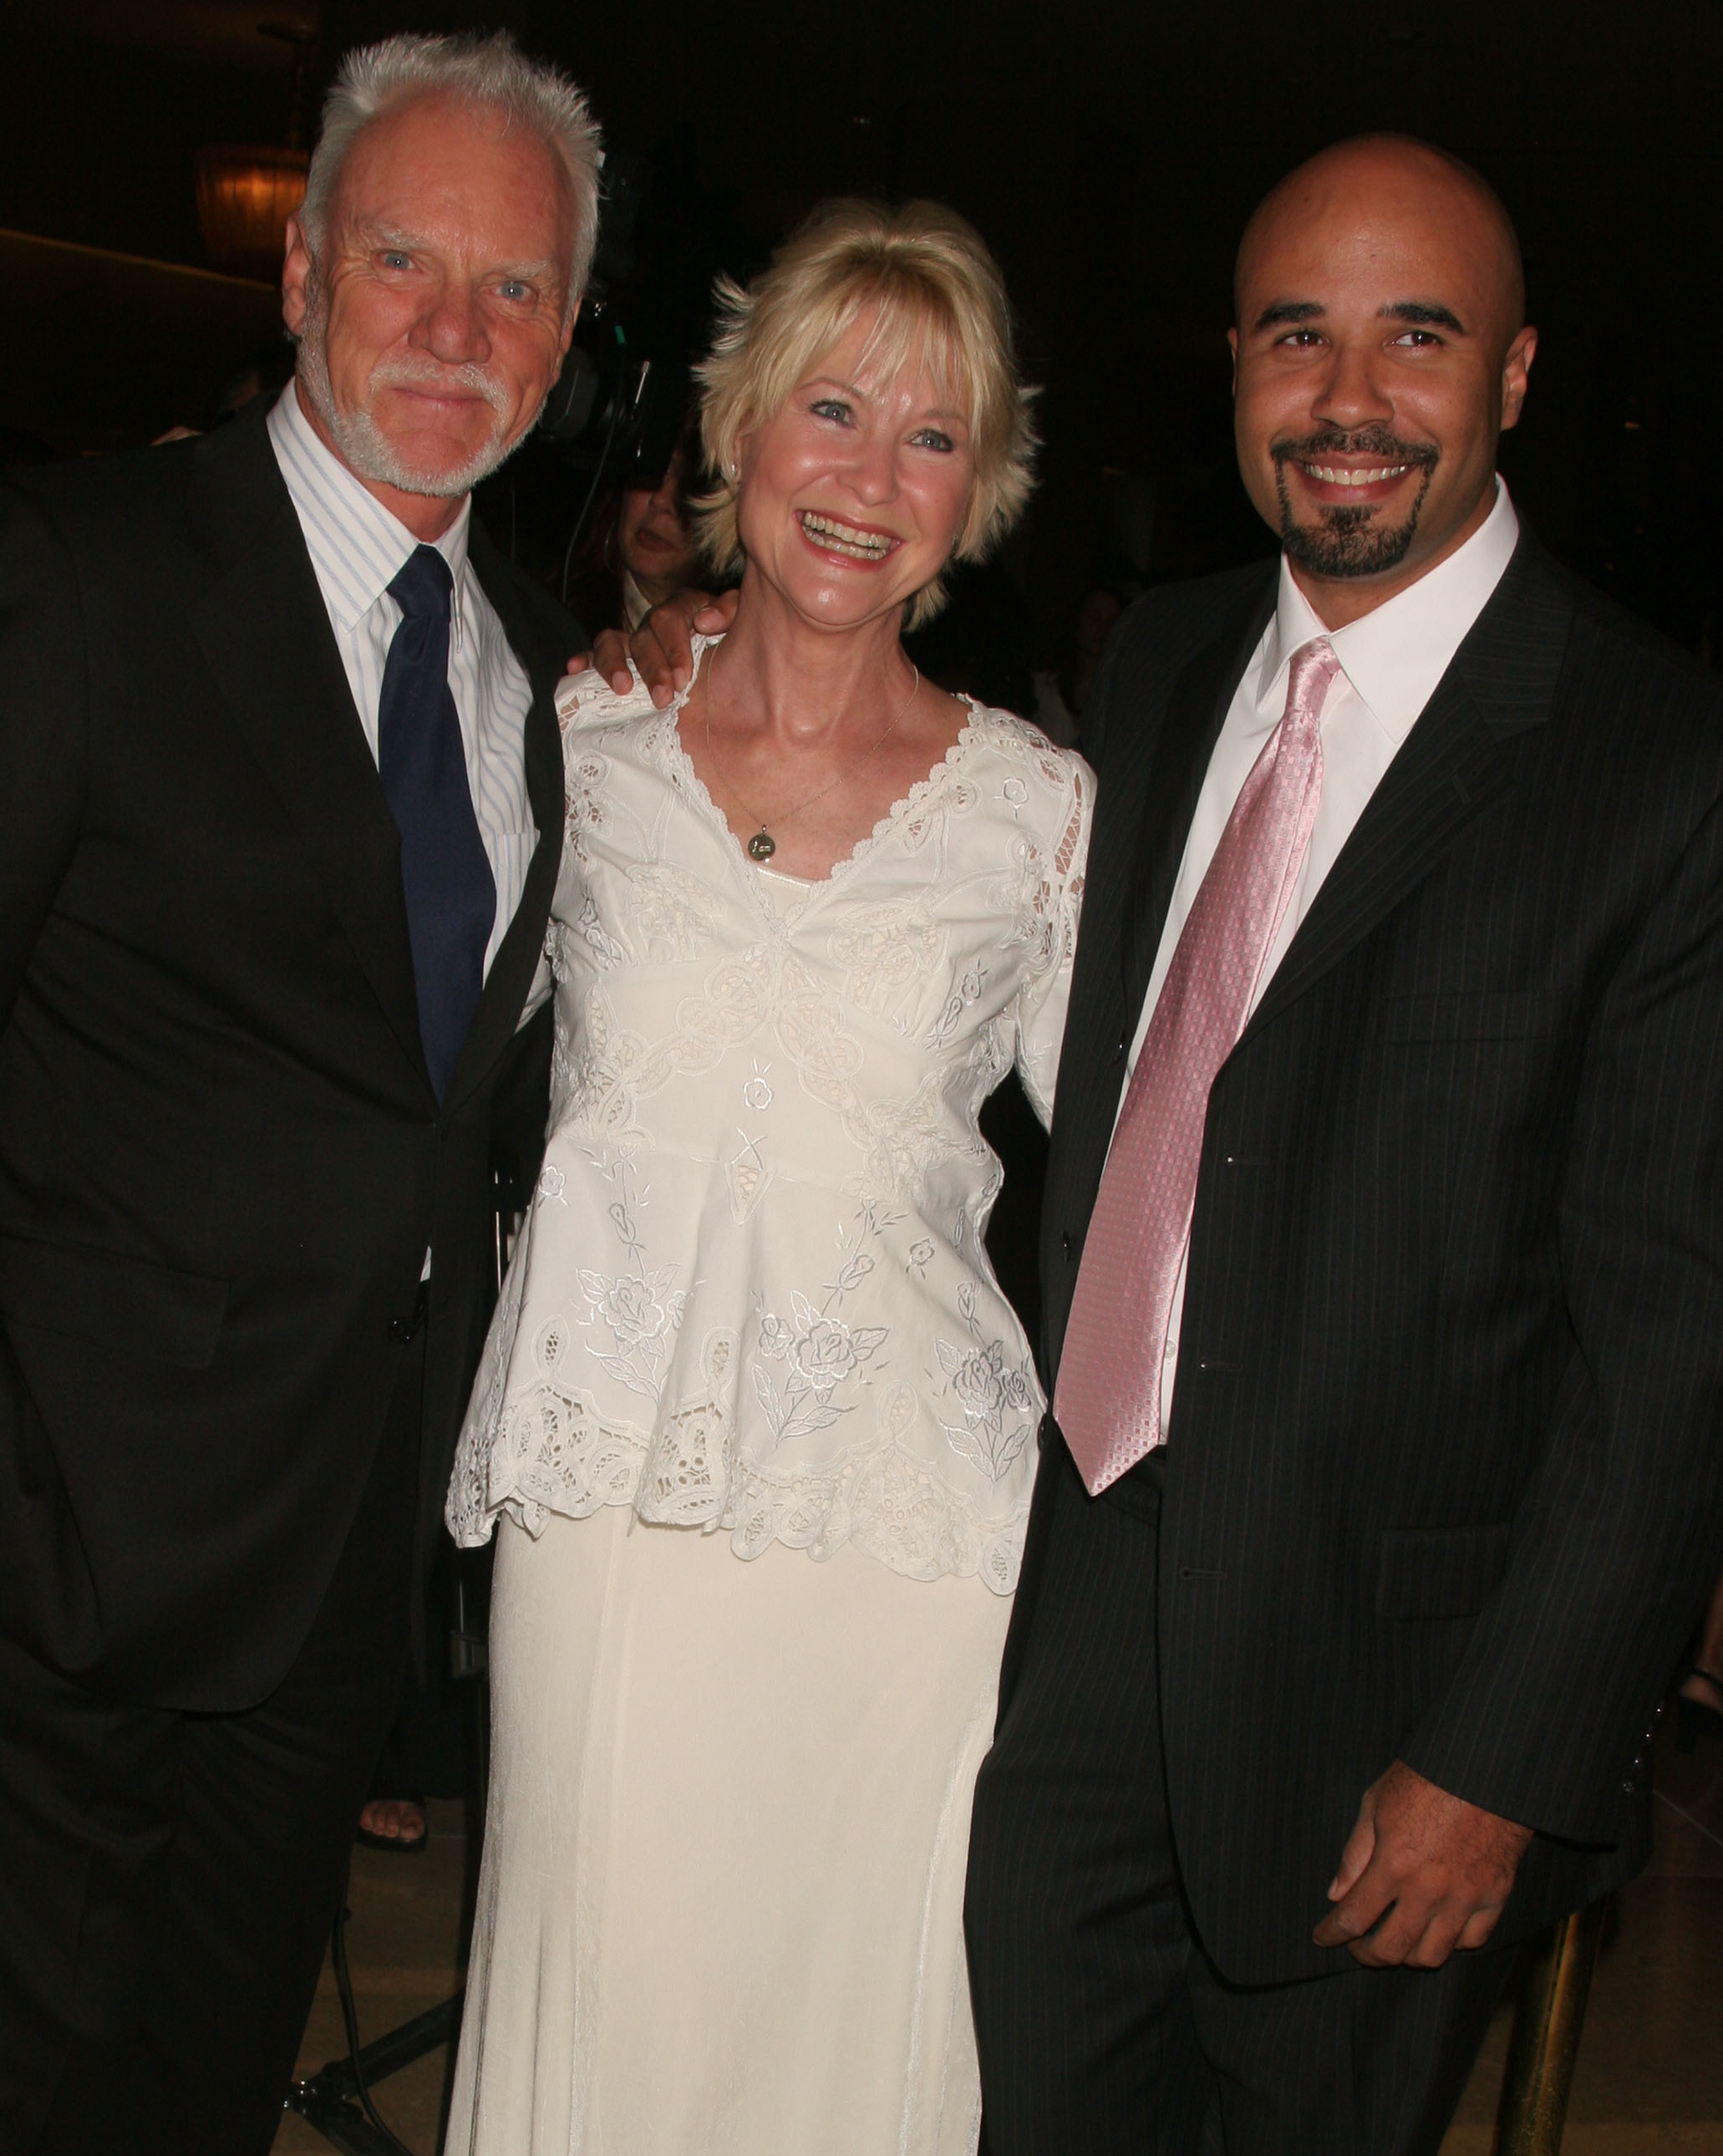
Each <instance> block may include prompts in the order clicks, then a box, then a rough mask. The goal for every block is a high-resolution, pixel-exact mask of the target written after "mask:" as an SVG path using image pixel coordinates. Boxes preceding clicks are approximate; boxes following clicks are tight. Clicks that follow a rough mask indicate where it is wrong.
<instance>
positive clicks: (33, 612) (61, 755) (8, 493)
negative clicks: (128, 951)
mask: <svg viewBox="0 0 1723 2156" xmlns="http://www.w3.org/2000/svg"><path fill="white" fill-rule="evenodd" d="M88 767H89V744H88V721H87V695H86V681H85V647H84V623H83V608H82V604H81V601H80V598H79V588H78V578H77V574H76V572H75V570H74V567H73V564H72V562H71V558H70V557H69V553H68V552H67V550H66V548H65V547H64V544H63V542H61V540H60V538H59V534H58V533H57V532H56V531H54V527H53V526H52V524H51V523H50V522H49V520H48V518H47V517H46V516H44V514H43V512H42V511H40V510H39V509H38V507H37V506H36V505H35V504H34V503H33V501H32V500H30V499H29V498H28V496H27V495H24V494H23V492H22V491H20V490H18V489H16V488H13V487H3V488H0V1031H3V1029H5V1027H6V1026H7V1025H8V1024H10V1022H11V1019H12V1013H13V1006H14V1005H15V1004H16V1003H17V1001H18V989H19V987H20V985H21V983H22V982H23V978H24V973H25V969H26V968H27V967H28V964H29V962H30V954H31V952H33V950H34V948H35V947H36V939H37V937H38V936H39V935H40V934H41V932H42V925H43V922H44V921H45V920H46V919H47V917H48V913H49V908H50V907H51V906H52V905H53V903H54V895H55V893H56V892H57V891H58V890H59V885H60V882H61V880H62V879H63V878H64V875H65V873H66V870H67V867H68V865H69V862H70V860H71V858H72V855H73V852H74V849H75V847H76V845H77V843H78V834H79V825H80V824H81V821H82V818H83V813H84V798H85V784H86V782H87V776H88Z"/></svg>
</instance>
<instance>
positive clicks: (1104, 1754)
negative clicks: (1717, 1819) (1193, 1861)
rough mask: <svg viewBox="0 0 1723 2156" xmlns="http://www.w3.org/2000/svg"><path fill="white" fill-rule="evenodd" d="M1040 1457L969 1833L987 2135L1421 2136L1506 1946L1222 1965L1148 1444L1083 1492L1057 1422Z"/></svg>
mask: <svg viewBox="0 0 1723 2156" xmlns="http://www.w3.org/2000/svg"><path fill="white" fill-rule="evenodd" d="M1047 1460H1048V1471H1047V1472H1045V1473H1044V1475H1043V1476H1042V1477H1041V1479H1040V1481H1039V1484H1038V1487H1037V1490H1036V1493H1035V1511H1034V1515H1033V1517H1032V1519H1031V1522H1030V1526H1029V1536H1030V1539H1031V1542H1032V1544H1033V1548H1034V1551H1035V1561H1034V1563H1033V1579H1034V1581H1035V1591H1036V1593H1037V1594H1038V1597H1039V1598H1040V1599H1039V1604H1038V1608H1037V1609H1036V1611H1035V1613H1034V1620H1035V1621H1033V1623H1032V1624H1031V1625H1029V1627H1028V1635H1029V1640H1028V1649H1027V1652H1026V1655H1025V1658H1024V1660H1023V1663H1022V1665H1021V1666H1020V1669H1019V1673H1018V1681H1017V1682H1016V1683H1015V1684H1014V1685H1013V1691H1012V1696H1011V1698H1010V1701H1009V1702H1008V1705H1007V1706H1006V1707H1005V1709H1004V1711H1003V1713H1002V1715H1001V1717H1000V1724H999V1730H998V1734H997V1738H996V1740H995V1743H994V1747H993V1749H992V1752H991V1753H989V1755H988V1757H987V1762H986V1763H985V1764H984V1766H983V1767H982V1773H981V1776H980V1779H979V1780H978V1782H977V1786H976V1796H975V1827H974V1831H973V1833H972V1836H971V1841H970V1866H969V1891H968V1901H967V1933H968V1944H969V1965H970V1982H971V1989H972V1996H973V1998H974V2002H975V2011H976V2030H977V2040H978V2041H979V2043H980V2046H981V2055H982V2066H983V2071H984V2075H985V2088H986V2103H987V2140H986V2150H987V2156H1059V2152H1063V2151H1065V2150H1069V2151H1072V2152H1074V2156H1075V2152H1079V2151H1080V2152H1081V2156H1112V2152H1115V2151H1116V2152H1117V2156H1196V2152H1197V2150H1198V2149H1199V2148H1201V2149H1203V2150H1205V2151H1208V2150H1223V2149H1224V2150H1230V2151H1233V2152H1234V2156H1240V2153H1241V2152H1242V2156H1310V2152H1312V2151H1318V2150H1320V2151H1324V2152H1326V2151H1333V2152H1336V2156H1340V2152H1344V2156H1435V2152H1436V2150H1437V2149H1438V2147H1439V2145H1440V2143H1441V2139H1442V2134H1443V2131H1444V2125H1445V2122H1446V2120H1447V2119H1448V2117H1449V2115H1450V2114H1451V2112H1452V2111H1453V2109H1454V2105H1455V2103H1456V2102H1458V2101H1459V2094H1460V2091H1461V2090H1462V2088H1463V2087H1464V2084H1465V2078H1466V2074H1467V2071H1468V2070H1469V2066H1470V2064H1471V2061H1472V2058H1473V2056H1474V2053H1475V2051H1476V2049H1477V2046H1478V2044H1479V2041H1480V2040H1481V2039H1482V2036H1483V2034H1484V2030H1485V2028H1486V2027H1487V2025H1488V2024H1489V2020H1490V2012H1491V2010H1492V2008H1493V2007H1494V2005H1495V2001H1496V1999H1497V1998H1498V1997H1499V1996H1500V1991H1501V1987H1502V1984H1503V1981H1504V1979H1505V1976H1506V1974H1507V1973H1508V1969H1509V1968H1510V1965H1511V1963H1512V1959H1513V1957H1512V1955H1511V1953H1509V1952H1506V1951H1502V1952H1490V1953H1482V1954H1467V1955H1462V1956H1459V1957H1458V1958H1456V1959H1455V1960H1454V1961H1453V1962H1451V1963H1449V1966H1448V1967H1447V1968H1446V1969H1444V1970H1442V1971H1441V1972H1440V1973H1439V1974H1432V1973H1430V1972H1428V1971H1407V1972H1404V1973H1397V1974H1392V1975H1388V1976H1383V1977H1380V1978H1377V1977H1375V1976H1373V1975H1372V1974H1367V1973H1366V1972H1364V1971H1362V1970H1358V1969H1351V1968H1350V1966H1348V1969H1347V1970H1346V1973H1345V1974H1339V1975H1336V1976H1335V1977H1334V1978H1333V1979H1331V1980H1329V1981H1327V1982H1322V1983H1316V1984H1289V1985H1284V1986H1274V1987H1270V1988H1269V1989H1241V1988H1239V1987H1238V1986H1236V1985H1233V1984H1228V1983H1226V1982H1225V1981H1224V1980H1223V1979H1222V1978H1221V1977H1220V1976H1219V1975H1218V1974H1217V1973H1216V1971H1215V1969H1213V1965H1212V1964H1211V1963H1210V1962H1209V1961H1208V1958H1207V1957H1206V1956H1205V1955H1204V1954H1203V1951H1202V1948H1200V1946H1198V1945H1197V1943H1195V1942H1194V1940H1193V1939H1192V1935H1191V1928H1190V1924H1189V1922H1188V1919H1187V1912H1186V1909H1185V1906H1184V1901H1183V1897H1182V1892H1181V1886H1180V1881H1179V1877H1178V1867H1177V1860H1176V1857H1175V1855H1174V1851H1173V1848H1172V1838H1171V1835H1170V1832H1169V1829H1168V1821H1167V1799H1166V1785H1165V1780H1164V1776H1163V1770H1162V1761H1161V1747H1160V1741H1159V1737H1158V1733H1157V1724H1156V1715H1155V1713H1154V1712H1153V1702H1154V1698H1155V1691H1156V1675H1155V1630H1156V1625H1155V1600H1156V1570H1157V1566H1156V1526H1157V1516H1158V1511H1159V1505H1158V1499H1157V1495H1156V1479H1157V1470H1158V1466H1159V1463H1158V1461H1156V1460H1149V1461H1147V1462H1145V1463H1144V1466H1142V1467H1140V1468H1139V1469H1138V1470H1136V1472H1135V1473H1134V1474H1132V1475H1130V1476H1126V1479H1125V1481H1123V1482H1121V1483H1119V1484H1116V1485H1115V1486H1114V1491H1112V1492H1111V1493H1110V1496H1109V1497H1108V1498H1107V1499H1106V1500H1105V1501H1100V1502H1096V1501H1092V1500H1090V1498H1088V1497H1087V1496H1086V1495H1085V1491H1084V1490H1083V1486H1082V1484H1081V1482H1080V1481H1079V1477H1078V1475H1077V1472H1076V1470H1075V1468H1074V1466H1073V1465H1072V1463H1071V1461H1070V1460H1069V1456H1068V1455H1067V1454H1066V1452H1065V1450H1064V1446H1063V1445H1061V1444H1060V1443H1059V1439H1058V1437H1057V1435H1055V1434H1050V1435H1049V1445H1048V1449H1047ZM1029 1576H1031V1573H1030V1568H1029V1566H1028V1565H1027V1564H1026V1566H1025V1577H1026V1578H1027V1577H1029ZM1023 1607H1024V1605H1023V1599H1022V1597H1021V1594H1020V1595H1019V1599H1018V1609H1019V1610H1021V1609H1023ZM1054 1851H1056V1852H1057V1855H1058V1861H1057V1862H1050V1861H1049V1853H1050V1852H1054Z"/></svg>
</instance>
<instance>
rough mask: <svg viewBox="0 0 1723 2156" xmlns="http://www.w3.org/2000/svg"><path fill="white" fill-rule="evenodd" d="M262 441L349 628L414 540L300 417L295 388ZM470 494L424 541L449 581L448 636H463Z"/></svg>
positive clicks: (333, 606)
mask: <svg viewBox="0 0 1723 2156" xmlns="http://www.w3.org/2000/svg"><path fill="white" fill-rule="evenodd" d="M269 439H270V441H271V443H272V444H274V450H275V460H276V462H277V463H278V464H279V465H280V467H281V476H282V478H283V479H284V480H285V481H286V482H287V491H288V492H289V494H290V495H292V497H293V506H294V507H295V509H296V510H297V511H299V520H300V527H301V528H302V530H303V531H304V532H305V546H306V548H307V550H308V551H309V552H310V557H311V566H312V567H313V568H314V569H315V571H316V572H317V582H318V583H319V585H320V587H321V589H322V593H323V596H324V598H325V600H326V603H327V604H328V606H329V609H330V611H331V613H333V614H335V615H336V618H337V619H339V621H340V623H341V626H342V628H343V629H347V630H349V631H351V630H352V629H355V628H356V627H357V625H358V624H359V623H360V622H361V621H362V619H363V618H364V617H365V615H367V613H370V611H371V609H372V607H373V606H375V605H376V603H377V600H378V598H380V597H381V596H382V593H384V592H386V591H387V589H388V588H389V586H390V585H391V584H392V583H393V582H394V580H395V578H396V577H397V576H398V575H399V574H400V572H401V569H402V567H403V563H405V562H406V561H407V559H408V556H409V555H411V554H412V552H413V550H414V548H415V547H418V545H419V544H420V542H419V541H418V538H416V537H415V536H414V535H413V533H412V532H411V531H408V528H407V526H405V525H404V524H403V522H402V521H401V520H400V518H399V517H397V516H393V515H392V514H391V512H390V511H388V510H387V509H385V508H384V507H383V506H382V502H380V501H379V500H377V496H376V495H374V494H372V492H371V490H370V489H369V488H368V487H367V486H366V485H364V483H363V482H362V480H360V479H358V478H357V477H356V475H354V474H353V473H352V472H351V471H350V470H348V468H347V467H346V465H344V464H343V463H342V462H341V459H340V458H339V457H338V456H336V454H335V452H334V450H333V449H331V448H330V447H329V446H328V444H326V442H325V441H324V439H323V438H322V436H321V435H320V434H318V432H317V430H316V429H315V427H313V426H312V424H311V423H310V420H309V419H308V418H306V417H305V411H304V408H302V406H301V405H300V401H299V393H298V385H297V384H296V383H295V382H289V383H288V385H287V387H286V388H285V389H284V390H283V391H282V393H281V394H280V396H279V398H277V399H276V401H275V405H274V409H273V410H272V411H271V412H270V413H269ZM472 515H473V497H472V496H471V495H466V496H464V499H463V500H462V502H461V506H460V513H459V516H457V517H456V518H455V520H454V523H453V524H451V525H450V526H449V529H448V530H447V531H445V532H444V534H443V536H442V537H441V538H440V539H436V540H433V541H431V542H429V543H430V544H431V545H433V546H434V547H436V549H437V552H438V553H439V554H440V555H441V556H442V557H443V558H444V561H445V562H448V564H449V575H450V576H451V577H452V578H453V579H454V632H455V634H456V636H457V637H459V635H460V634H461V632H462V619H461V616H462V608H461V590H462V585H463V583H464V579H465V576H466V567H467V536H468V531H469V527H470V525H471V522H472Z"/></svg>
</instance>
